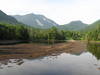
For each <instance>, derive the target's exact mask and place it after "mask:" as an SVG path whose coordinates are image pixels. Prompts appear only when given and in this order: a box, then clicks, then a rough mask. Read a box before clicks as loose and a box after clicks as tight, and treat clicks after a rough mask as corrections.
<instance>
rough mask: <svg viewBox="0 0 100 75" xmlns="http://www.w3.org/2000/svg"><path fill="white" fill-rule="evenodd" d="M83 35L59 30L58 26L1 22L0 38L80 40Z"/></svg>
mask: <svg viewBox="0 0 100 75" xmlns="http://www.w3.org/2000/svg"><path fill="white" fill-rule="evenodd" d="M82 36H83V35H82V34H81V33H80V32H76V31H65V30H58V29H57V28H56V27H52V28H50V29H36V28H32V27H29V26H25V25H22V24H16V25H13V24H7V23H0V40H27V41H41V40H42V41H43V40H70V39H74V40H80V39H81V38H82Z"/></svg>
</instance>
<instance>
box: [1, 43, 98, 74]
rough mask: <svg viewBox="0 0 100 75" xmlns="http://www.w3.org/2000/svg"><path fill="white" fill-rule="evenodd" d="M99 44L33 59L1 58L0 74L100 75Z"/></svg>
mask: <svg viewBox="0 0 100 75" xmlns="http://www.w3.org/2000/svg"><path fill="white" fill-rule="evenodd" d="M99 59H100V44H89V45H88V46H87V51H83V52H81V53H77V54H76V53H73V54H71V53H65V52H63V53H59V54H52V55H49V56H48V55H47V56H40V57H38V58H34V59H32V58H31V59H25V58H24V59H23V58H18V59H2V60H0V75H100V60H99Z"/></svg>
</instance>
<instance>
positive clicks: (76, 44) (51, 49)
mask: <svg viewBox="0 0 100 75" xmlns="http://www.w3.org/2000/svg"><path fill="white" fill-rule="evenodd" d="M85 49H86V44H85V42H82V41H69V42H65V43H57V44H54V45H46V44H37V43H29V44H16V45H0V59H7V58H37V57H41V56H47V55H58V54H61V53H71V54H81V53H82V52H83V51H86V50H85Z"/></svg>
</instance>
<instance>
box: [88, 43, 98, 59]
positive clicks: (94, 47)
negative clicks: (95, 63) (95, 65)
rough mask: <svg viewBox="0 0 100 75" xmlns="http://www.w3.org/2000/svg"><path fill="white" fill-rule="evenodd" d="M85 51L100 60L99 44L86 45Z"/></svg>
mask: <svg viewBox="0 0 100 75" xmlns="http://www.w3.org/2000/svg"><path fill="white" fill-rule="evenodd" d="M87 50H88V51H89V52H91V53H92V54H93V55H95V57H96V58H97V59H98V60H99V59H100V43H88V45H87Z"/></svg>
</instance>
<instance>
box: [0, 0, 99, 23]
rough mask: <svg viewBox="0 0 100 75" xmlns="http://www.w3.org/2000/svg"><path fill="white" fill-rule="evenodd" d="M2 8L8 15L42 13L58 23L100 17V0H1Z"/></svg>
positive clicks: (87, 20)
mask: <svg viewBox="0 0 100 75" xmlns="http://www.w3.org/2000/svg"><path fill="white" fill-rule="evenodd" d="M0 10H2V11H4V12H5V13H7V14H8V15H16V14H20V15H24V14H28V13H35V14H42V15H45V16H46V17H48V18H50V19H52V20H54V21H55V22H57V23H58V24H66V23H68V22H70V21H73V20H81V21H83V22H84V23H88V24H90V23H92V22H94V21H96V20H98V19H100V0H0Z"/></svg>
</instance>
